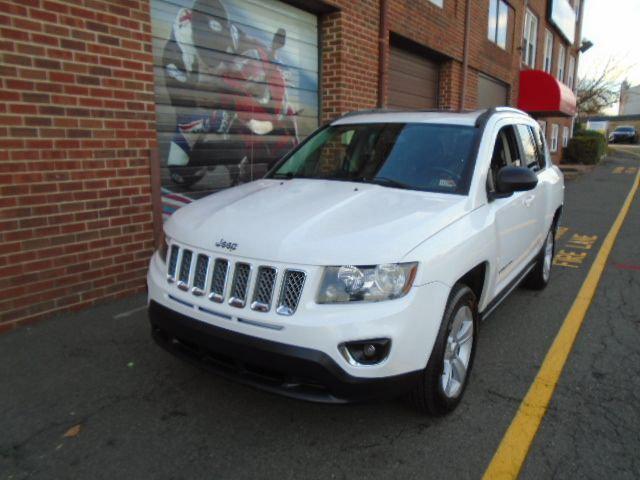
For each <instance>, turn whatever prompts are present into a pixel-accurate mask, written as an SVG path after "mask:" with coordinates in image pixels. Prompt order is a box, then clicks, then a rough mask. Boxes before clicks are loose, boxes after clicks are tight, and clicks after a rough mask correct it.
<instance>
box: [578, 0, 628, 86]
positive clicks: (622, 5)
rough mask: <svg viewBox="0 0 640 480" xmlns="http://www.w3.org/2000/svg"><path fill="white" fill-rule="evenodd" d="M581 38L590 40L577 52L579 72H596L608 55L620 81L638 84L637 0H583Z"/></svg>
mask: <svg viewBox="0 0 640 480" xmlns="http://www.w3.org/2000/svg"><path fill="white" fill-rule="evenodd" d="M582 1H583V2H584V8H585V11H584V19H583V27H582V38H587V39H589V40H591V41H592V42H593V47H591V49H590V50H588V51H587V52H585V53H583V54H582V55H580V63H579V67H578V76H579V77H585V76H589V77H591V76H596V75H598V74H599V73H600V72H601V71H602V69H603V67H604V65H605V64H606V63H607V60H608V59H609V58H612V59H613V60H614V61H615V62H616V64H617V65H618V67H619V70H620V72H619V73H618V77H619V80H620V82H622V80H624V79H625V78H627V79H628V80H629V82H630V83H631V85H639V84H640V42H639V41H638V39H639V38H640V0H582Z"/></svg>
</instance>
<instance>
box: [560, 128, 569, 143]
mask: <svg viewBox="0 0 640 480" xmlns="http://www.w3.org/2000/svg"><path fill="white" fill-rule="evenodd" d="M567 145H569V127H562V147H563V148H564V147H566V146H567Z"/></svg>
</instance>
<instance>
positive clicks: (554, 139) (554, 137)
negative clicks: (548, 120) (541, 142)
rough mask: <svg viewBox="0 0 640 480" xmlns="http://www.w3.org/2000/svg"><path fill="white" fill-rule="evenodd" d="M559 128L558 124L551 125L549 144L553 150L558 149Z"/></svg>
mask: <svg viewBox="0 0 640 480" xmlns="http://www.w3.org/2000/svg"><path fill="white" fill-rule="evenodd" d="M558 129H559V127H558V124H556V123H554V124H552V125H551V145H549V150H551V151H552V152H557V151H558Z"/></svg>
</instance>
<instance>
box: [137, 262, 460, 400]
mask: <svg viewBox="0 0 640 480" xmlns="http://www.w3.org/2000/svg"><path fill="white" fill-rule="evenodd" d="M230 257H231V256H230ZM231 261H237V260H236V259H235V258H231ZM255 263H257V262H255ZM271 263H273V262H271ZM276 266H277V267H278V268H279V270H280V271H282V269H283V268H285V267H286V268H289V267H290V266H288V265H287V266H285V265H276ZM291 267H295V268H299V269H304V270H306V271H307V272H308V277H307V281H308V282H307V284H305V287H304V291H303V294H302V297H301V300H300V303H299V305H298V309H297V311H296V312H295V314H294V315H291V316H283V315H278V314H277V313H276V312H274V309H273V308H272V309H271V310H270V311H268V312H258V311H254V310H252V309H250V308H249V307H247V306H245V307H244V308H237V307H235V306H232V305H230V304H229V302H228V301H225V302H223V303H215V302H212V301H211V300H209V299H208V298H207V297H206V296H195V295H193V294H192V293H191V292H188V291H183V290H180V289H179V288H178V287H177V286H176V284H175V283H169V282H167V277H166V265H165V264H164V262H163V261H162V260H161V259H160V258H159V256H158V255H157V254H155V255H154V256H153V258H152V259H151V263H150V266H149V273H148V276H147V285H148V291H149V305H150V311H151V312H152V324H154V328H156V331H155V333H154V336H155V337H156V340H158V341H159V342H160V343H161V344H162V345H163V346H165V347H167V348H169V349H171V350H172V351H177V353H189V352H185V350H186V351H189V350H191V352H190V353H189V355H188V356H190V357H193V354H194V352H195V356H196V357H202V352H201V351H200V350H201V349H204V350H207V351H208V353H207V355H206V356H207V357H208V358H209V360H211V358H213V357H215V355H218V354H219V355H222V356H223V357H225V358H226V359H227V366H226V367H225V368H224V369H222V370H225V371H226V373H227V374H233V375H234V376H236V377H242V378H241V379H242V380H243V381H247V380H248V379H247V377H251V381H250V383H261V384H262V385H261V386H263V387H265V386H266V387H268V388H269V389H272V390H278V391H279V392H281V393H285V394H288V395H292V396H296V397H302V398H309V399H315V400H324V401H339V400H352V399H356V400H357V399H364V398H369V397H375V396H379V394H380V393H382V394H386V392H385V390H386V391H393V390H395V392H396V393H401V390H403V389H404V387H405V386H406V384H409V383H412V382H411V381H410V379H411V378H412V377H413V378H415V376H416V375H417V372H420V371H421V370H422V369H424V367H425V366H426V364H427V360H428V359H429V356H430V354H431V349H432V347H433V343H434V342H435V338H436V336H437V333H438V330H439V327H440V321H441V319H442V315H443V312H444V308H445V305H446V301H447V297H448V294H449V288H448V287H446V286H445V285H443V284H440V283H437V282H434V283H429V284H426V285H422V286H420V287H416V286H414V287H413V288H412V289H411V291H410V292H409V293H408V294H407V295H406V296H405V297H403V298H400V299H397V300H391V301H387V302H377V303H367V304H364V303H363V304H347V305H319V304H317V303H316V302H315V292H317V289H318V288H319V284H318V282H319V279H320V277H321V275H320V273H321V269H320V268H319V267H312V266H306V265H304V266H298V265H295V266H291ZM252 288H253V285H251V286H250V290H251V289H252ZM152 305H155V306H153V307H152V308H151V306H152ZM158 312H163V313H162V314H159V313H158ZM167 312H169V313H167ZM185 332H186V333H185ZM212 332H213V333H212ZM221 332H222V333H221ZM212 337H213V338H221V337H222V338H225V339H226V338H231V337H233V341H232V342H231V343H230V345H232V347H229V346H227V344H226V343H225V342H220V341H213V340H211V338H212ZM378 338H385V339H390V340H391V349H390V352H389V355H388V357H387V358H386V359H384V360H383V361H381V362H380V363H377V364H375V365H357V364H353V363H350V362H349V361H348V360H347V359H345V357H344V356H343V355H342V353H341V352H340V349H339V346H340V345H341V344H343V343H345V342H353V341H363V340H367V339H378ZM180 340H184V341H180ZM257 344H259V347H260V348H258V349H257V353H256V351H254V349H252V348H249V347H252V346H255V345H257ZM265 345H267V347H266V348H263V347H264V346H265ZM274 346H277V348H276V347H274ZM178 347H179V348H178ZM247 349H249V350H250V351H247ZM264 351H266V352H267V353H268V354H269V355H266V354H264ZM292 352H293V354H292ZM300 352H304V354H303V355H302V356H300ZM274 353H275V354H276V355H275V357H273V356H272V355H271V354H274ZM247 359H248V360H247ZM252 359H253V360H252ZM256 359H257V360H256ZM230 360H232V361H230ZM207 363H211V362H207ZM218 363H219V362H218ZM243 363H244V364H246V365H245V366H244V367H241V368H240V372H241V373H247V371H248V370H253V371H254V372H253V373H255V371H258V370H260V369H262V370H265V371H266V370H270V371H271V370H273V368H272V367H273V366H274V365H275V366H277V367H278V368H276V369H275V370H274V371H271V373H276V374H277V375H275V376H273V378H271V379H270V380H269V381H267V382H262V381H261V380H260V379H258V380H260V381H256V378H257V377H256V376H255V375H238V369H237V368H235V366H237V365H242V364H243ZM247 365H249V366H250V367H251V368H247ZM219 366H220V365H219V364H218V367H219ZM229 366H231V367H233V368H228V367H229ZM243 368H244V370H245V371H244V372H242V369H243ZM234 369H235V372H233V371H232V370H234ZM217 370H221V369H220V368H217ZM262 377H264V375H262ZM276 377H277V378H278V379H279V380H278V381H275V382H274V381H272V380H273V379H274V378H276ZM403 377H406V378H403ZM292 378H293V379H294V380H293V381H292V380H291V379H292ZM296 378H297V379H298V380H299V378H304V379H306V380H307V381H306V383H305V385H306V386H307V387H308V386H309V385H312V386H315V387H318V386H320V387H322V388H324V392H322V393H321V394H318V393H319V388H312V389H310V390H309V389H308V388H306V387H305V388H302V387H300V388H298V387H296V388H293V389H292V388H288V387H287V388H285V389H283V388H282V386H283V385H287V386H290V384H296V382H297V383H300V384H301V383H303V382H299V381H298V380H296ZM263 379H264V378H263ZM263 379H262V380H263ZM405 382H406V384H405ZM384 384H386V386H385V385H384ZM380 390H382V392H380ZM309 392H311V394H308V393H309ZM314 397H315V398H314Z"/></svg>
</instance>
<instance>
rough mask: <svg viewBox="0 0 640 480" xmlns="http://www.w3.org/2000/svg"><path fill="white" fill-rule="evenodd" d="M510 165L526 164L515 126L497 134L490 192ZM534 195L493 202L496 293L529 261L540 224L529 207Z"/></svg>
mask: <svg viewBox="0 0 640 480" xmlns="http://www.w3.org/2000/svg"><path fill="white" fill-rule="evenodd" d="M507 165H515V166H521V165H523V160H522V153H521V149H520V140H519V138H518V133H517V131H516V128H515V127H514V126H513V125H507V126H504V127H502V128H500V129H499V131H498V133H497V135H496V140H495V146H494V151H493V155H492V158H491V168H490V171H489V175H488V178H487V189H488V190H489V192H490V193H495V185H496V179H497V173H498V171H499V170H500V168H502V167H504V166H507ZM531 195H532V194H531V192H515V193H514V194H513V195H510V196H509V197H506V198H494V199H493V200H491V202H490V208H491V209H492V210H493V214H494V216H495V225H496V230H497V231H496V234H497V240H498V245H497V252H498V257H497V267H498V280H497V284H496V293H499V292H501V291H502V290H503V289H504V288H505V287H507V286H508V285H509V283H510V282H511V281H512V280H514V279H515V278H516V277H517V276H518V275H519V274H520V272H521V271H522V269H523V268H524V267H525V266H526V263H527V262H528V261H529V252H530V251H531V245H532V239H531V234H532V232H533V229H534V227H533V225H534V223H535V221H536V218H535V214H534V210H533V209H532V208H529V205H530V204H531V203H532V199H531Z"/></svg>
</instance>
